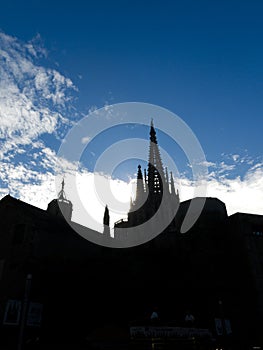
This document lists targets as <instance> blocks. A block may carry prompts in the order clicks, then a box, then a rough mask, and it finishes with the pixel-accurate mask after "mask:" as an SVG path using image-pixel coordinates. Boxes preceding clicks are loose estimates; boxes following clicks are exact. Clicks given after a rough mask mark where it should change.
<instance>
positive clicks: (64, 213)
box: [47, 179, 73, 221]
mask: <svg viewBox="0 0 263 350" xmlns="http://www.w3.org/2000/svg"><path fill="white" fill-rule="evenodd" d="M64 188H65V181H64V179H63V180H62V183H61V190H60V191H59V193H58V198H57V199H53V200H52V201H51V202H50V203H49V204H48V207H47V211H48V212H49V213H50V214H52V215H55V216H58V217H61V218H65V219H66V220H67V221H71V217H72V210H73V209H72V203H71V202H70V201H69V200H67V198H66V194H65V190H64Z"/></svg>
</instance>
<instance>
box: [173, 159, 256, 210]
mask: <svg viewBox="0 0 263 350" xmlns="http://www.w3.org/2000/svg"><path fill="white" fill-rule="evenodd" d="M193 186H194V183H193V182H192V181H190V180H188V179H186V178H184V179H182V180H181V181H180V188H179V191H180V198H181V200H187V199H191V198H192V197H193V195H194V191H193V189H194V187H193ZM206 196H207V197H216V198H218V199H220V200H222V201H223V202H224V203H225V204H226V207H227V211H228V214H229V215H231V214H234V213H236V212H246V213H251V214H260V215H263V164H257V166H256V168H255V167H251V168H250V169H249V170H248V171H247V172H246V174H245V176H244V177H243V178H241V177H240V176H236V177H234V178H226V177H220V178H218V177H217V174H216V173H210V174H209V176H208V180H207V193H206Z"/></svg>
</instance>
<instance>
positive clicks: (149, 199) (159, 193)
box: [115, 120, 179, 227]
mask: <svg viewBox="0 0 263 350" xmlns="http://www.w3.org/2000/svg"><path fill="white" fill-rule="evenodd" d="M164 196H165V207H164V208H162V215H163V218H164V219H165V217H166V214H168V213H169V212H170V211H171V207H173V208H175V207H176V206H178V205H179V194H178V191H177V192H176V191H175V185H174V179H173V175H172V173H170V178H169V175H168V169H167V168H166V169H165V170H164V167H163V163H162V159H161V155H160V150H159V147H158V142H157V137H156V131H155V128H154V125H153V120H152V121H151V126H150V146H149V158H148V168H147V171H146V169H144V176H143V174H142V170H141V166H140V165H139V166H138V172H137V186H136V197H135V199H134V200H133V201H132V200H131V205H130V211H129V213H128V221H124V220H122V221H120V222H118V223H116V224H115V227H133V226H137V225H140V224H142V223H144V222H146V221H148V220H149V219H150V218H151V217H152V216H153V215H154V214H155V213H156V211H157V210H158V208H159V207H160V204H161V202H162V200H163V197H164ZM172 212H173V211H172ZM167 216H169V215H167Z"/></svg>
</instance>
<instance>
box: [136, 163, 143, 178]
mask: <svg viewBox="0 0 263 350" xmlns="http://www.w3.org/2000/svg"><path fill="white" fill-rule="evenodd" d="M141 168H142V167H141V166H140V164H139V165H138V173H137V179H138V180H142V171H141Z"/></svg>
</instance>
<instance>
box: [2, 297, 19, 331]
mask: <svg viewBox="0 0 263 350" xmlns="http://www.w3.org/2000/svg"><path fill="white" fill-rule="evenodd" d="M20 315H21V301H20V300H8V301H7V304H6V308H5V315H4V320H3V324H4V325H12V326H18V325H19V321H20Z"/></svg>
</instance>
